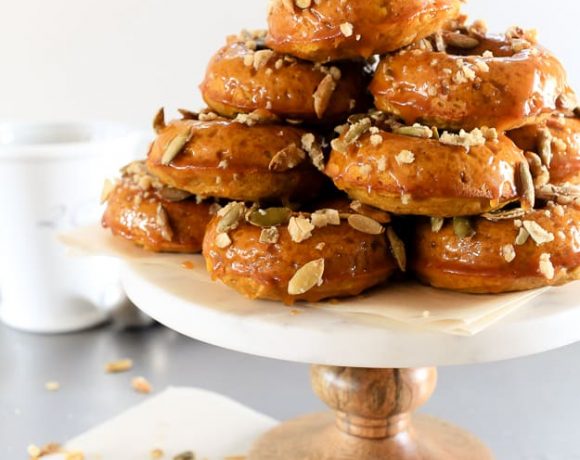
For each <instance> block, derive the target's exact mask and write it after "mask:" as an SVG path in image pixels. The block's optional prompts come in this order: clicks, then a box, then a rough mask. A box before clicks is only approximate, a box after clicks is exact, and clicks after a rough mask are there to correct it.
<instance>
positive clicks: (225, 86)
mask: <svg viewBox="0 0 580 460" xmlns="http://www.w3.org/2000/svg"><path fill="white" fill-rule="evenodd" d="M260 52H262V53H264V52H266V53H268V51H267V50H262V51H260V50H258V51H257V52H256V51H254V50H252V49H250V48H249V47H248V45H246V43H244V42H241V41H237V40H230V43H229V44H228V45H226V46H225V47H223V48H222V49H220V50H219V51H218V52H217V54H216V55H215V56H214V57H213V58H212V59H211V61H210V63H209V65H208V68H207V73H206V76H205V80H204V81H203V83H202V84H201V86H200V89H201V92H202V96H203V98H204V100H205V102H206V103H207V105H208V106H209V107H211V109H212V110H214V111H215V112H217V113H219V114H221V115H224V116H227V117H235V116H236V115H237V114H238V113H250V112H252V111H254V110H259V109H262V110H269V111H270V112H272V113H273V114H275V115H277V116H278V117H280V118H282V119H295V120H306V121H310V122H318V121H319V120H320V119H321V118H324V122H326V123H328V122H332V121H333V120H339V119H341V118H343V117H345V116H347V115H348V114H350V113H352V112H353V111H356V110H361V109H364V107H363V104H367V97H366V87H367V85H368V78H367V76H366V75H365V72H364V66H363V64H362V63H355V62H348V63H341V64H337V65H336V68H337V69H339V70H340V79H338V80H337V81H336V88H335V89H334V91H332V96H331V98H330V101H329V103H328V105H327V107H326V108H325V110H323V111H322V112H320V113H317V110H316V109H315V98H314V95H315V93H316V91H317V90H318V89H319V86H320V85H321V83H322V81H323V80H324V79H325V77H327V76H328V72H329V69H330V67H325V66H321V65H319V64H313V63H311V62H306V61H301V60H299V59H297V58H294V57H291V56H288V55H284V54H280V53H276V52H272V53H271V54H269V53H268V54H267V60H266V59H265V60H264V62H263V63H262V64H261V65H259V66H258V67H257V68H256V67H255V66H254V65H253V64H252V56H254V55H255V54H257V53H260ZM245 60H247V62H244V61H245ZM336 75H338V74H336Z"/></svg>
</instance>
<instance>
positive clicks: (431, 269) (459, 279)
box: [410, 205, 580, 294]
mask: <svg viewBox="0 0 580 460" xmlns="http://www.w3.org/2000/svg"><path fill="white" fill-rule="evenodd" d="M512 214H513V213H512ZM506 216H508V218H506V219H500V220H497V221H495V222H494V221H490V220H487V219H485V218H476V219H473V220H472V222H471V224H467V220H466V219H463V218H460V219H455V220H454V222H451V221H448V222H447V223H445V224H444V225H443V227H442V228H440V227H441V224H442V221H439V222H437V221H436V220H435V221H433V222H432V223H429V221H428V220H425V219H423V220H422V221H421V223H419V224H418V225H417V228H416V234H415V238H414V241H413V244H412V247H413V248H414V254H413V256H412V257H411V262H410V264H411V266H412V269H413V271H414V272H415V273H416V274H417V276H418V277H419V278H420V279H421V280H422V281H423V282H425V283H426V284H429V285H431V286H434V287H437V288H443V289H449V290H453V291H463V292H470V293H480V294H483V293H500V292H509V291H522V290H527V289H534V288H539V287H543V286H552V285H560V284H564V283H566V282H568V281H572V280H576V279H578V278H580V270H579V268H578V267H579V266H580V239H579V236H578V235H580V211H579V209H578V208H576V207H574V206H568V207H564V206H560V205H549V206H548V207H547V208H545V209H543V210H536V211H533V212H530V213H528V214H525V215H520V216H516V217H509V216H510V213H506Z"/></svg>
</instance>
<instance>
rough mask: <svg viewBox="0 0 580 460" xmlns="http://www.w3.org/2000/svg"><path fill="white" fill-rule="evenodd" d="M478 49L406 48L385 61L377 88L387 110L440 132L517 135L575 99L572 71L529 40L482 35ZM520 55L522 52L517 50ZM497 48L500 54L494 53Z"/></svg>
mask: <svg viewBox="0 0 580 460" xmlns="http://www.w3.org/2000/svg"><path fill="white" fill-rule="evenodd" d="M471 38H476V39H477V40H479V46H477V47H475V48H473V49H470V50H463V49H461V50H459V49H454V48H448V50H447V52H446V53H445V52H437V51H431V50H426V49H413V50H403V51H401V52H399V53H397V54H393V55H390V56H386V57H384V58H383V60H382V61H381V63H380V64H379V67H378V69H377V72H376V74H375V77H374V79H373V82H372V84H371V86H370V90H371V92H372V93H373V95H374V97H375V105H376V106H377V108H379V109H380V110H383V111H385V112H389V113H392V114H394V115H396V116H399V117H401V118H402V119H403V120H405V122H406V123H409V124H412V123H415V122H416V121H421V122H422V123H425V124H428V125H433V126H437V127H440V128H452V129H460V128H462V129H466V130H471V129H474V128H478V127H482V126H488V127H494V128H497V129H498V130H501V131H504V130H510V129H514V128H518V127H521V126H523V125H526V124H529V123H534V122H536V121H537V120H538V119H541V118H542V117H544V116H546V115H549V114H550V113H551V112H553V111H554V110H556V109H557V108H559V105H560V103H561V100H562V99H561V98H562V97H565V98H571V97H573V93H572V91H571V90H570V88H569V87H568V86H567V77H566V72H565V70H564V68H563V67H562V65H561V64H560V62H559V61H558V60H557V59H556V58H555V57H554V56H553V55H552V54H551V53H550V52H548V51H547V50H546V49H544V48H542V47H540V46H538V45H536V44H531V43H529V45H527V46H528V47H526V48H524V49H521V50H520V49H519V48H517V46H522V45H521V44H520V41H521V40H524V39H517V40H518V41H516V39H508V38H507V37H505V36H475V37H471ZM516 50H518V51H516ZM486 51H490V52H492V53H493V55H490V54H489V53H486Z"/></svg>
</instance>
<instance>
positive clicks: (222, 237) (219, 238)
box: [215, 233, 232, 249]
mask: <svg viewBox="0 0 580 460" xmlns="http://www.w3.org/2000/svg"><path fill="white" fill-rule="evenodd" d="M215 244H216V246H217V247H218V248H220V249H225V248H227V247H229V246H231V244H232V239H231V238H230V236H229V235H228V234H227V233H218V234H217V235H216V237H215Z"/></svg>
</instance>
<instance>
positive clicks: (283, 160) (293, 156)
mask: <svg viewBox="0 0 580 460" xmlns="http://www.w3.org/2000/svg"><path fill="white" fill-rule="evenodd" d="M304 158H306V152H304V150H302V149H300V148H298V146H297V145H296V144H294V143H292V144H290V145H289V146H288V147H286V148H285V149H283V150H280V151H279V152H278V153H276V154H275V155H274V156H273V157H272V160H271V161H270V164H269V165H268V169H270V171H274V172H284V171H288V170H290V169H293V168H295V167H296V166H298V165H299V164H300V163H302V161H303V160H304Z"/></svg>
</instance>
